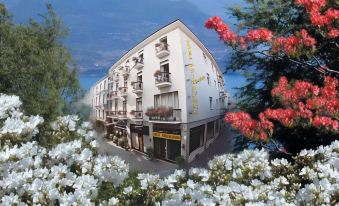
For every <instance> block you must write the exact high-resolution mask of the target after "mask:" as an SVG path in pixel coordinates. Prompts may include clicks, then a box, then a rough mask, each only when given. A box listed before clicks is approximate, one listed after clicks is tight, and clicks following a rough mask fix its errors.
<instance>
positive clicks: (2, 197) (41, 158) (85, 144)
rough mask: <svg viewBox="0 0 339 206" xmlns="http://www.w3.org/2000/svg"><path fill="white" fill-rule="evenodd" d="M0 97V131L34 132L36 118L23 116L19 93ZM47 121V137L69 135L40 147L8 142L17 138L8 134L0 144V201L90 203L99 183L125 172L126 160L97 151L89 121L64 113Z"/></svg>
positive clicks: (117, 178) (32, 143) (122, 176)
mask: <svg viewBox="0 0 339 206" xmlns="http://www.w3.org/2000/svg"><path fill="white" fill-rule="evenodd" d="M0 102H1V103H3V104H1V109H0V112H1V118H2V119H5V118H6V120H5V122H4V123H3V124H2V125H1V127H0V131H1V135H3V134H8V135H15V136H24V137H26V136H27V135H28V134H29V135H34V134H36V133H37V131H38V130H37V125H39V123H42V122H43V120H41V119H42V118H41V117H28V119H29V120H30V121H26V122H25V121H24V119H25V117H24V116H23V115H22V113H21V111H20V108H19V107H20V105H21V102H20V100H19V98H17V97H13V96H7V95H1V96H0ZM2 105H4V106H2ZM36 118H38V120H36V121H33V120H34V119H36ZM40 118H41V119H40ZM13 119H15V120H16V121H13ZM20 121H23V122H24V123H21V124H19V123H17V122H20ZM11 123H12V124H11ZM23 125H24V126H23ZM51 125H52V131H51V136H50V138H56V136H60V135H61V134H63V135H68V136H66V137H65V139H68V140H70V139H74V140H72V141H68V142H65V143H60V144H58V145H56V146H54V147H53V148H51V149H46V148H44V147H42V146H41V145H39V144H38V143H37V142H36V141H28V142H24V141H23V142H20V144H14V145H13V143H18V142H17V141H16V140H15V141H13V139H8V141H9V143H11V144H5V145H4V146H3V147H2V148H1V150H0V204H1V205H94V203H95V200H96V198H97V196H98V190H99V189H100V186H101V184H103V183H106V182H109V183H112V185H115V186H118V185H119V184H121V183H122V182H123V181H124V179H125V178H126V177H127V176H128V172H129V169H128V165H127V164H125V163H124V161H122V160H121V159H120V158H118V157H111V156H101V155H98V154H97V152H96V149H97V147H98V143H97V142H96V140H95V138H94V137H95V133H94V132H93V131H92V130H91V124H90V123H82V124H80V123H78V118H77V117H76V116H65V117H60V118H58V119H57V120H56V121H55V122H53V123H51ZM28 128H29V129H28ZM70 135H72V137H69V136H70ZM2 137H3V136H0V138H2ZM75 137H76V138H75Z"/></svg>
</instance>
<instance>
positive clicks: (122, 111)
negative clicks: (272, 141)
mask: <svg viewBox="0 0 339 206" xmlns="http://www.w3.org/2000/svg"><path fill="white" fill-rule="evenodd" d="M224 85H225V81H224V78H223V74H222V72H221V70H220V68H219V67H218V65H217V63H216V62H215V60H214V58H213V56H212V55H211V54H210V52H209V51H208V50H207V49H206V48H205V46H204V45H203V44H202V43H201V42H200V41H199V40H198V38H197V37H196V36H195V35H194V34H193V33H192V32H191V31H190V30H189V29H188V28H187V27H186V26H185V25H184V24H183V23H182V22H180V21H179V20H177V21H175V22H173V23H171V24H169V25H167V26H166V27H164V28H162V29H160V30H158V31H157V32H155V33H154V34H152V35H150V36H149V37H147V38H146V39H145V40H143V41H142V42H140V43H139V44H138V45H137V46H135V47H134V48H133V49H131V50H130V51H129V52H127V53H126V54H125V55H124V56H123V57H122V58H121V59H120V60H119V61H118V62H116V63H115V64H114V65H113V66H112V67H111V68H110V70H109V73H108V74H107V75H106V76H105V77H103V78H102V79H101V80H99V81H98V82H97V83H96V85H94V86H93V87H92V89H91V91H92V95H93V99H92V104H93V111H94V115H95V117H96V119H97V120H98V121H100V122H102V123H104V125H105V128H106V131H107V132H108V133H109V134H112V135H118V136H119V138H127V140H128V144H129V145H130V147H132V148H134V149H136V150H139V151H141V152H146V149H147V148H153V150H154V154H155V157H157V158H160V159H164V160H168V161H175V160H176V158H177V157H180V156H181V157H183V158H184V159H185V160H187V161H188V162H190V161H192V160H193V159H194V158H195V157H196V156H197V155H199V154H201V153H202V152H203V151H204V150H205V149H206V148H207V147H208V146H209V145H210V144H211V143H212V142H213V141H214V139H215V137H216V136H217V135H218V134H219V131H220V128H221V126H222V125H223V121H222V118H223V114H224V113H225V111H226V109H227V105H228V95H227V92H226V91H225V87H224Z"/></svg>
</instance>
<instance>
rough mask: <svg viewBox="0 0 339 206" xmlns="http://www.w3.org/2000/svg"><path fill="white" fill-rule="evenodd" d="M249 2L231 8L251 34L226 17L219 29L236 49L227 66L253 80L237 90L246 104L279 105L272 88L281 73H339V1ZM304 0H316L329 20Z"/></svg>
mask: <svg viewBox="0 0 339 206" xmlns="http://www.w3.org/2000/svg"><path fill="white" fill-rule="evenodd" d="M245 2H246V4H245V5H244V6H243V7H234V8H232V9H230V12H231V15H232V16H234V17H235V18H236V19H237V21H238V22H239V23H238V24H237V26H238V33H239V34H246V35H238V34H236V33H235V32H233V31H231V29H230V28H229V26H228V25H226V24H223V23H222V22H221V21H219V26H218V28H219V29H217V32H218V33H219V34H220V38H221V39H222V40H223V41H224V42H225V44H227V45H229V46H231V47H232V48H233V51H234V52H233V54H232V56H231V57H230V62H229V64H228V65H227V69H226V72H230V71H236V72H239V73H241V74H243V75H244V76H245V77H246V80H247V83H246V85H245V86H243V87H241V88H239V91H238V94H237V97H238V99H239V102H238V105H239V106H240V108H241V109H242V110H244V111H246V112H248V113H250V114H252V115H258V114H259V113H260V112H261V111H262V110H264V109H265V108H267V107H275V106H276V103H275V102H274V100H273V99H272V97H271V95H270V92H271V90H272V88H273V87H274V82H277V81H278V79H279V77H280V76H286V77H287V78H288V79H300V80H306V81H309V82H311V83H313V84H317V85H320V83H321V81H322V79H321V78H319V72H321V73H325V74H327V75H329V74H334V73H338V68H339V64H338V58H337V54H338V53H339V47H338V37H335V35H333V34H337V32H335V31H338V10H336V8H338V6H339V5H338V1H334V0H327V1H324V0H321V1H294V0H288V1H285V0H258V1H253V0H246V1H245ZM303 2H309V3H307V4H312V8H313V11H314V12H313V13H317V14H319V15H321V17H322V18H323V19H325V20H326V21H325V22H326V24H324V25H321V26H320V27H319V25H318V24H316V22H314V20H313V19H315V18H312V16H314V15H313V14H312V13H311V12H308V10H309V9H307V8H308V7H309V6H307V5H306V6H304V4H305V3H303ZM310 2H312V3H310ZM324 2H326V3H324ZM324 4H326V6H324V7H323V5H324ZM215 20H217V18H214V19H213V18H211V19H209V21H208V22H207V24H206V26H207V27H209V28H215V27H211V26H213V25H212V24H211V23H212V22H213V21H214V22H215ZM332 33H333V34H332ZM337 35H338V34H337ZM333 71H334V72H333Z"/></svg>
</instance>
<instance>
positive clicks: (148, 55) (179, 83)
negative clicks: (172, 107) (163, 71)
mask: <svg viewBox="0 0 339 206" xmlns="http://www.w3.org/2000/svg"><path fill="white" fill-rule="evenodd" d="M179 34H180V31H179V29H176V30H173V31H172V32H170V33H167V34H166V35H165V36H166V37H167V42H168V44H169V50H170V55H169V56H166V57H164V58H161V59H159V58H158V57H157V56H156V52H155V44H156V43H158V42H159V39H161V38H162V37H164V36H161V37H159V38H158V39H156V40H155V41H152V42H151V43H149V44H148V45H146V46H145V47H144V48H143V49H140V50H139V51H141V50H143V54H144V67H143V68H142V69H141V70H140V71H142V78H143V91H144V92H143V94H142V95H141V97H142V108H143V112H144V113H145V112H146V110H147V108H148V107H153V106H154V95H156V94H160V93H166V92H173V91H178V96H179V108H180V109H181V113H182V114H186V103H185V100H186V92H185V89H184V88H185V84H184V82H185V76H184V66H183V65H184V63H183V58H182V54H181V53H180V52H177V51H181V50H182V48H181V44H180V35H179ZM135 56H138V52H136V53H135V54H133V55H131V56H129V57H127V58H125V59H124V60H123V62H126V61H127V59H129V61H130V63H129V64H127V65H128V66H130V68H132V67H133V65H134V62H133V61H132V58H133V57H135ZM165 60H169V65H170V66H169V71H170V73H171V81H172V86H169V87H165V88H161V89H159V88H158V87H156V86H155V78H154V72H155V71H156V70H160V62H162V61H165ZM125 65H126V64H125V63H123V64H121V65H119V66H125ZM119 66H118V67H117V68H116V69H118V68H119ZM138 73H139V71H138V70H136V69H132V70H131V71H130V75H129V78H128V80H127V86H128V96H127V111H128V112H127V116H128V117H130V118H133V116H132V115H130V114H129V111H131V110H135V109H136V98H137V97H138V96H137V95H136V94H134V93H133V92H132V90H133V87H132V86H131V82H133V81H136V80H137V74H138ZM123 82H124V81H123V77H122V76H121V75H120V81H119V87H121V86H123ZM122 101H123V100H122V99H120V100H119V110H122ZM143 116H144V119H145V120H146V121H148V117H147V116H145V115H143ZM182 121H183V122H186V121H187V120H186V116H185V115H183V116H182Z"/></svg>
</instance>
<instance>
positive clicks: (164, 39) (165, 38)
mask: <svg viewBox="0 0 339 206" xmlns="http://www.w3.org/2000/svg"><path fill="white" fill-rule="evenodd" d="M159 41H160V42H161V43H164V44H167V36H165V37H163V38H161V39H160V40H159Z"/></svg>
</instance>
